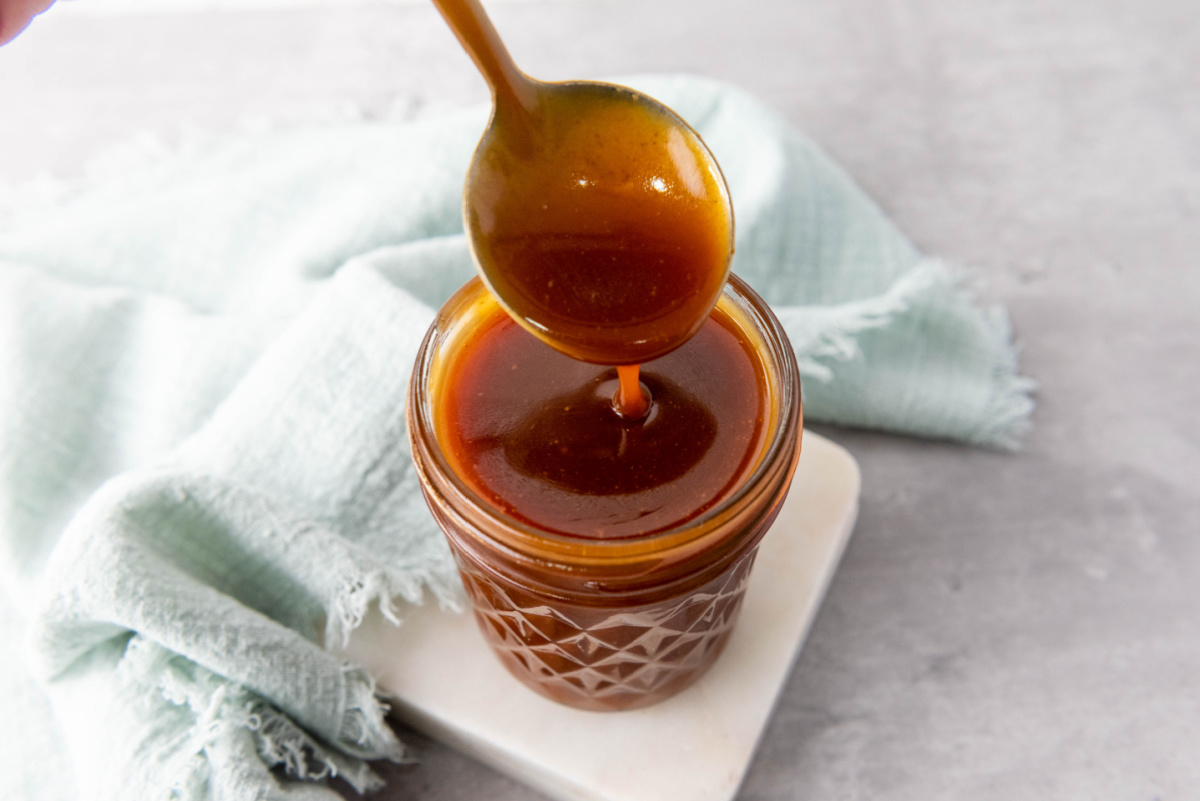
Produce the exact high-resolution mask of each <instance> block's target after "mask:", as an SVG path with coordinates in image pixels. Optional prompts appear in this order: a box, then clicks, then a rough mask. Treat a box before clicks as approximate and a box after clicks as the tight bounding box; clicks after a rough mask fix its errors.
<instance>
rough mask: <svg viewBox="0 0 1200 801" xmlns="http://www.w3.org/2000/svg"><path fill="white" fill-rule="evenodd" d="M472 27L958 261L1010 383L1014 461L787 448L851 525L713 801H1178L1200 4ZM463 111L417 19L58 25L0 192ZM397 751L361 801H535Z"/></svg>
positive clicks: (544, 68) (423, 9)
mask: <svg viewBox="0 0 1200 801" xmlns="http://www.w3.org/2000/svg"><path fill="white" fill-rule="evenodd" d="M77 2H81V3H86V2H87V0H77ZM51 13H52V14H53V13H54V12H53V11H52V12H51ZM493 13H494V16H495V18H496V20H497V23H498V24H499V25H500V26H501V28H502V29H503V31H504V33H505V34H506V35H507V37H508V38H509V40H510V47H511V49H512V50H513V52H514V54H515V55H516V57H517V58H518V59H519V61H520V62H521V63H522V64H523V65H524V66H525V67H526V68H527V69H528V70H529V71H530V72H531V73H533V74H536V75H538V76H540V77H546V78H569V77H596V76H608V75H613V74H619V73H628V72H642V71H691V72H697V73H701V74H706V75H710V76H714V77H718V78H722V79H726V80H730V81H733V82H736V83H739V84H741V85H742V86H744V87H746V88H747V89H749V90H750V91H752V92H754V93H756V94H758V95H759V96H760V97H762V98H764V99H765V100H767V101H768V102H770V103H772V104H773V105H775V106H776V107H777V108H779V109H780V110H781V111H782V112H783V113H784V114H785V115H786V116H787V117H788V118H789V119H790V120H791V121H792V122H794V123H795V124H796V125H797V126H799V127H801V128H803V129H804V130H806V131H807V132H808V133H809V134H810V135H811V136H812V137H813V138H815V139H816V140H817V141H818V142H820V143H821V144H822V145H823V146H824V147H825V148H826V149H827V150H829V151H830V152H831V153H832V154H833V155H834V156H835V157H836V158H837V159H839V160H840V161H841V162H842V164H843V165H845V167H846V168H847V169H848V170H849V171H850V173H851V174H853V175H854V176H855V177H856V178H857V179H858V180H859V181H860V182H861V183H862V184H863V185H864V186H865V187H866V188H867V189H868V190H869V191H870V192H871V193H872V194H873V195H874V196H875V197H876V198H877V199H878V200H879V201H880V203H882V205H883V206H884V207H885V208H886V209H887V210H888V211H889V212H890V213H891V214H892V215H893V216H894V218H895V219H896V220H897V221H898V223H899V224H900V225H901V226H902V227H903V228H904V229H905V230H906V231H907V232H908V233H909V234H910V235H911V236H912V237H913V238H914V239H915V240H916V241H917V242H918V243H919V244H920V245H921V246H922V247H923V248H925V249H926V250H927V251H929V252H931V253H933V254H937V255H941V256H943V257H945V258H947V259H950V260H953V261H956V262H961V263H963V264H965V265H969V266H971V267H972V268H973V269H974V271H975V273H976V274H977V275H978V276H979V278H980V287H979V292H980V294H981V296H982V297H984V298H988V299H993V300H999V301H1002V302H1004V303H1005V304H1006V305H1007V306H1008V307H1009V310H1010V312H1011V314H1012V317H1013V320H1014V323H1015V326H1016V329H1017V331H1018V334H1019V337H1020V340H1021V342H1022V344H1023V367H1024V369H1025V371H1026V372H1027V373H1028V374H1029V375H1031V376H1033V377H1034V378H1036V379H1037V380H1038V381H1039V382H1040V384H1041V391H1040V394H1039V406H1038V409H1037V412H1036V414H1035V428H1034V431H1033V434H1032V436H1031V437H1030V439H1029V442H1028V445H1027V447H1026V449H1025V451H1024V452H1023V453H1021V454H1019V455H1002V454H995V453H988V452H982V451H977V450H971V449H966V448H962V447H959V446H956V445H952V444H944V443H930V442H920V441H914V440H909V439H904V438H898V437H891V436H884V435H878V434H872V433H863V432H851V431H841V430H835V429H820V430H821V431H822V432H823V433H826V434H827V435H829V436H831V437H832V438H834V439H835V440H836V441H838V442H840V443H841V444H843V445H845V446H846V447H848V448H849V449H850V450H851V451H852V452H853V453H854V455H855V456H856V457H857V458H858V460H859V462H860V464H861V466H862V468H863V473H864V487H865V490H864V496H863V501H862V517H861V521H860V523H859V525H858V529H857V531H856V533H855V535H854V538H853V540H852V541H851V545H850V548H849V551H848V553H847V554H846V557H845V560H844V562H843V564H842V567H841V570H840V572H839V573H838V575H837V576H836V578H835V580H834V583H833V586H832V589H831V591H830V593H829V597H828V599H827V601H826V604H825V606H824V608H823V610H822V611H821V613H820V616H819V619H818V621H817V624H816V627H815V630H814V631H813V634H812V637H811V639H810V640H809V642H808V644H807V646H806V648H805V650H804V652H803V654H802V655H801V658H800V659H799V661H798V663H797V665H796V667H795V671H794V673H793V675H792V677H791V680H790V682H789V683H788V685H787V687H786V690H785V693H784V696H783V698H782V699H781V701H780V704H779V707H778V709H777V711H776V713H775V716H774V718H773V720H772V722H771V724H770V726H769V728H768V729H767V731H766V733H765V735H764V738H763V741H762V744H761V747H760V750H759V753H758V756H757V758H756V759H755V761H754V763H753V765H752V766H751V769H750V772H749V775H748V777H747V779H746V782H745V784H744V786H743V788H742V791H741V794H740V796H739V798H740V799H743V801H755V800H765V799H806V800H809V799H818V800H819V799H837V800H839V801H842V800H848V801H853V800H855V799H889V800H891V799H894V800H897V801H904V800H906V799H921V801H936V800H939V799H947V800H949V799H974V800H976V801H980V800H982V801H988V800H990V799H997V800H1000V799H1003V800H1004V801H1011V800H1015V799H1039V800H1040V801H1045V800H1047V799H1137V800H1138V801H1168V799H1169V800H1171V801H1175V800H1176V799H1192V798H1197V797H1200V531H1198V529H1200V484H1198V481H1197V476H1200V426H1198V425H1197V423H1196V420H1195V417H1194V415H1195V414H1196V412H1197V409H1198V407H1200V321H1198V318H1200V315H1198V314H1197V311H1196V305H1197V301H1198V300H1200V269H1197V254H1198V253H1200V225H1197V218H1198V215H1200V102H1198V101H1200V4H1197V3H1196V2H1194V0H1175V1H1170V0H1160V1H1159V2H1144V0H1043V1H1042V2H1038V1H1037V0H963V1H962V2H954V3H948V2H940V0H803V1H802V2H801V1H797V2H792V1H791V0H741V1H740V2H737V3H733V2H720V1H719V0H689V1H686V2H685V0H642V2H636V1H635V0H611V2H610V1H608V0H577V1H576V2H564V1H563V0H557V1H546V0H543V1H542V2H537V1H536V0H535V1H533V2H525V3H513V4H503V5H495V6H494V11H493ZM483 98H484V90H483V86H482V84H481V83H480V81H479V80H478V78H477V77H476V75H475V74H474V72H473V71H472V69H471V67H470V65H469V63H468V62H467V61H466V60H465V58H464V57H463V56H462V54H461V52H460V51H459V50H458V49H457V47H456V46H455V44H454V42H453V40H452V39H451V38H450V36H449V34H448V33H447V32H446V31H445V30H444V28H443V27H442V25H441V23H440V20H439V19H438V18H437V17H436V16H435V15H434V12H433V11H432V9H431V8H430V7H428V6H426V5H421V4H417V5H401V6H388V7H383V6H380V7H374V6H352V7H345V8H329V7H325V8H312V9H300V10H270V11H245V12H237V13H200V14H190V15H155V16H132V17H125V18H114V17H94V18H92V17H83V16H78V15H73V14H72V15H66V14H64V15H62V16H61V18H59V19H53V18H50V17H48V18H46V19H44V20H42V21H41V22H40V23H38V24H37V25H36V26H35V27H34V28H33V29H31V30H30V31H29V32H28V33H27V34H26V35H25V36H24V37H22V39H21V40H18V42H17V43H15V44H14V45H12V46H10V47H8V48H5V49H4V50H0V177H3V178H6V179H9V180H17V179H23V178H28V177H30V176H32V175H33V174H35V173H36V172H38V171H39V170H42V169H47V170H50V171H51V172H54V173H57V174H59V175H63V176H70V175H72V174H74V173H77V172H78V171H79V170H80V169H81V165H82V164H83V163H84V162H85V161H86V160H87V158H88V157H89V156H90V155H91V154H93V153H95V152H96V151H97V150H99V149H101V148H103V147H105V146H108V145H111V144H113V143H116V142H119V141H123V140H125V139H127V138H128V137H129V136H130V135H131V133H133V132H135V131H137V130H139V129H143V128H145V129H149V130H153V131H156V132H158V133H159V134H161V135H164V136H166V137H167V138H172V137H175V136H178V135H179V133H180V132H181V131H182V130H184V129H186V128H187V127H188V126H196V127H201V128H206V129H210V130H215V131H218V132H219V131H224V130H230V129H232V128H233V127H235V125H236V124H237V122H238V121H239V120H242V119H244V118H246V117H248V116H263V117H271V118H276V119H289V118H303V117H306V116H310V115H313V114H316V113H318V112H320V111H322V110H324V109H327V108H328V107H330V106H331V105H333V104H345V105H348V106H361V107H363V108H365V109H367V110H368V111H369V112H371V113H381V112H382V111H383V110H385V109H387V108H390V107H391V106H393V105H395V104H396V103H402V104H404V103H407V104H413V105H416V106H424V107H430V106H438V105H454V104H458V103H462V102H466V101H470V100H480V99H483ZM407 739H408V740H409V741H410V742H411V743H412V744H413V745H414V747H415V751H416V754H417V756H418V757H419V760H420V761H419V762H418V764H415V765H409V766H403V767H399V768H395V769H391V770H389V771H388V775H389V777H390V778H391V787H390V789H389V790H388V791H386V792H385V793H384V794H383V795H382V796H380V797H381V798H384V799H401V798H404V799H422V801H435V800H437V801H452V800H454V801H463V800H465V799H490V800H491V801H508V800H510V799H525V798H531V797H534V794H533V793H532V792H531V791H529V790H527V789H525V788H523V787H521V786H519V785H517V784H516V783H514V782H512V781H510V780H508V779H506V778H505V777H503V776H501V775H499V774H497V773H495V772H493V771H491V770H490V769H488V768H486V767H483V766H481V765H479V764H477V763H475V762H473V761H471V760H468V759H466V758H464V757H461V756H459V755H457V754H455V753H454V752H452V751H449V750H447V749H445V748H443V747H441V746H439V745H437V744H435V743H432V742H430V741H428V740H425V739H423V738H420V737H419V736H417V735H414V734H409V735H407Z"/></svg>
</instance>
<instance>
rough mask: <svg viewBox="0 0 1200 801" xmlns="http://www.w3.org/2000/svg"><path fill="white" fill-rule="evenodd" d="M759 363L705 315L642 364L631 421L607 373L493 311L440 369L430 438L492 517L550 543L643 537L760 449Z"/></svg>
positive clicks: (698, 501)
mask: <svg viewBox="0 0 1200 801" xmlns="http://www.w3.org/2000/svg"><path fill="white" fill-rule="evenodd" d="M764 373H765V371H764V367H763V365H762V360H761V358H760V357H759V356H758V354H757V353H756V352H755V351H754V350H752V349H751V348H750V345H749V343H748V341H747V338H746V336H745V335H744V334H743V333H742V332H741V331H740V330H739V329H738V328H737V326H736V325H735V324H734V323H733V321H732V320H730V319H729V317H727V316H726V315H725V314H723V313H721V312H715V313H714V314H713V315H712V316H711V317H710V318H709V319H708V321H707V322H706V323H705V325H704V326H703V327H701V329H700V330H699V331H698V332H697V333H696V335H695V336H693V337H692V338H691V339H690V340H688V342H687V343H685V344H684V345H683V346H681V347H679V348H677V349H676V350H673V351H672V352H671V353H669V354H667V355H666V356H663V357H661V358H659V359H657V360H655V361H653V362H650V363H648V364H646V365H643V369H642V371H641V379H642V383H643V384H644V386H645V390H646V392H647V394H648V395H649V397H650V398H651V402H650V409H649V411H648V412H647V413H646V414H645V415H644V416H643V417H641V418H638V419H632V420H631V419H628V418H625V417H622V416H620V415H618V414H615V413H614V411H613V407H612V397H613V395H614V393H615V392H616V386H617V375H616V371H615V370H614V369H612V368H603V367H597V366H596V365H593V364H588V363H586V362H581V361H577V360H575V359H571V358H569V357H567V356H564V355H562V354H561V353H559V352H558V351H555V350H553V349H552V348H550V347H549V346H547V345H545V344H544V343H542V342H541V341H540V340H538V339H536V338H534V337H533V336H532V335H530V334H529V333H528V332H526V331H525V330H524V329H523V328H521V327H520V326H518V325H517V324H516V323H515V322H513V321H512V319H511V318H510V317H509V316H508V315H507V314H505V313H504V312H503V311H502V310H499V309H497V310H496V313H495V314H494V315H493V316H492V317H491V318H490V319H486V320H481V321H480V322H479V324H478V326H477V327H476V329H475V331H474V332H473V333H472V335H471V337H470V338H469V340H467V341H465V342H464V343H463V346H462V349H461V350H460V351H459V352H458V353H456V354H454V355H453V356H452V357H451V362H450V364H449V365H448V368H447V373H446V380H445V387H444V390H443V392H442V395H441V398H440V400H439V401H438V410H437V417H436V418H435V419H436V420H437V432H438V439H439V441H440V442H441V443H442V447H443V448H444V449H445V452H446V454H447V455H448V458H449V459H450V462H451V465H452V467H453V469H454V471H455V472H456V473H458V475H459V476H460V477H462V479H463V480H464V481H465V482H467V483H468V484H469V485H470V486H471V488H472V489H473V490H474V491H475V492H476V493H478V494H479V496H480V497H481V498H485V499H487V501H488V502H489V503H491V504H493V505H494V506H495V507H496V508H497V510H498V511H500V512H502V513H503V514H506V515H509V516H511V517H513V518H514V519H517V520H521V521H524V522H525V523H528V524H529V525H531V526H535V527H538V528H541V529H545V530H546V531H549V532H554V533H556V534H561V535H566V536H572V537H581V538H587V539H617V538H628V537H647V536H651V535H653V534H654V533H655V532H658V531H664V530H667V529H670V528H673V527H676V526H680V525H684V524H685V523H687V522H688V521H689V520H692V519H695V518H696V517H697V516H699V515H701V514H703V513H704V512H705V511H707V510H708V509H710V508H712V507H713V506H714V505H716V504H717V503H719V502H720V501H721V500H723V499H725V498H727V497H729V495H730V494H731V493H732V492H733V491H735V490H736V489H737V488H738V487H739V486H740V485H741V483H742V482H743V481H744V480H745V478H746V477H747V476H748V475H749V474H750V472H751V471H752V469H753V468H754V466H755V464H756V463H757V460H758V458H759V457H760V455H761V453H762V450H763V448H764V447H765V441H764V440H765V432H764V428H765V425H766V422H767V419H768V417H769V415H770V402H769V400H768V398H767V395H766V390H767V386H766V377H765V374H764Z"/></svg>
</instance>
